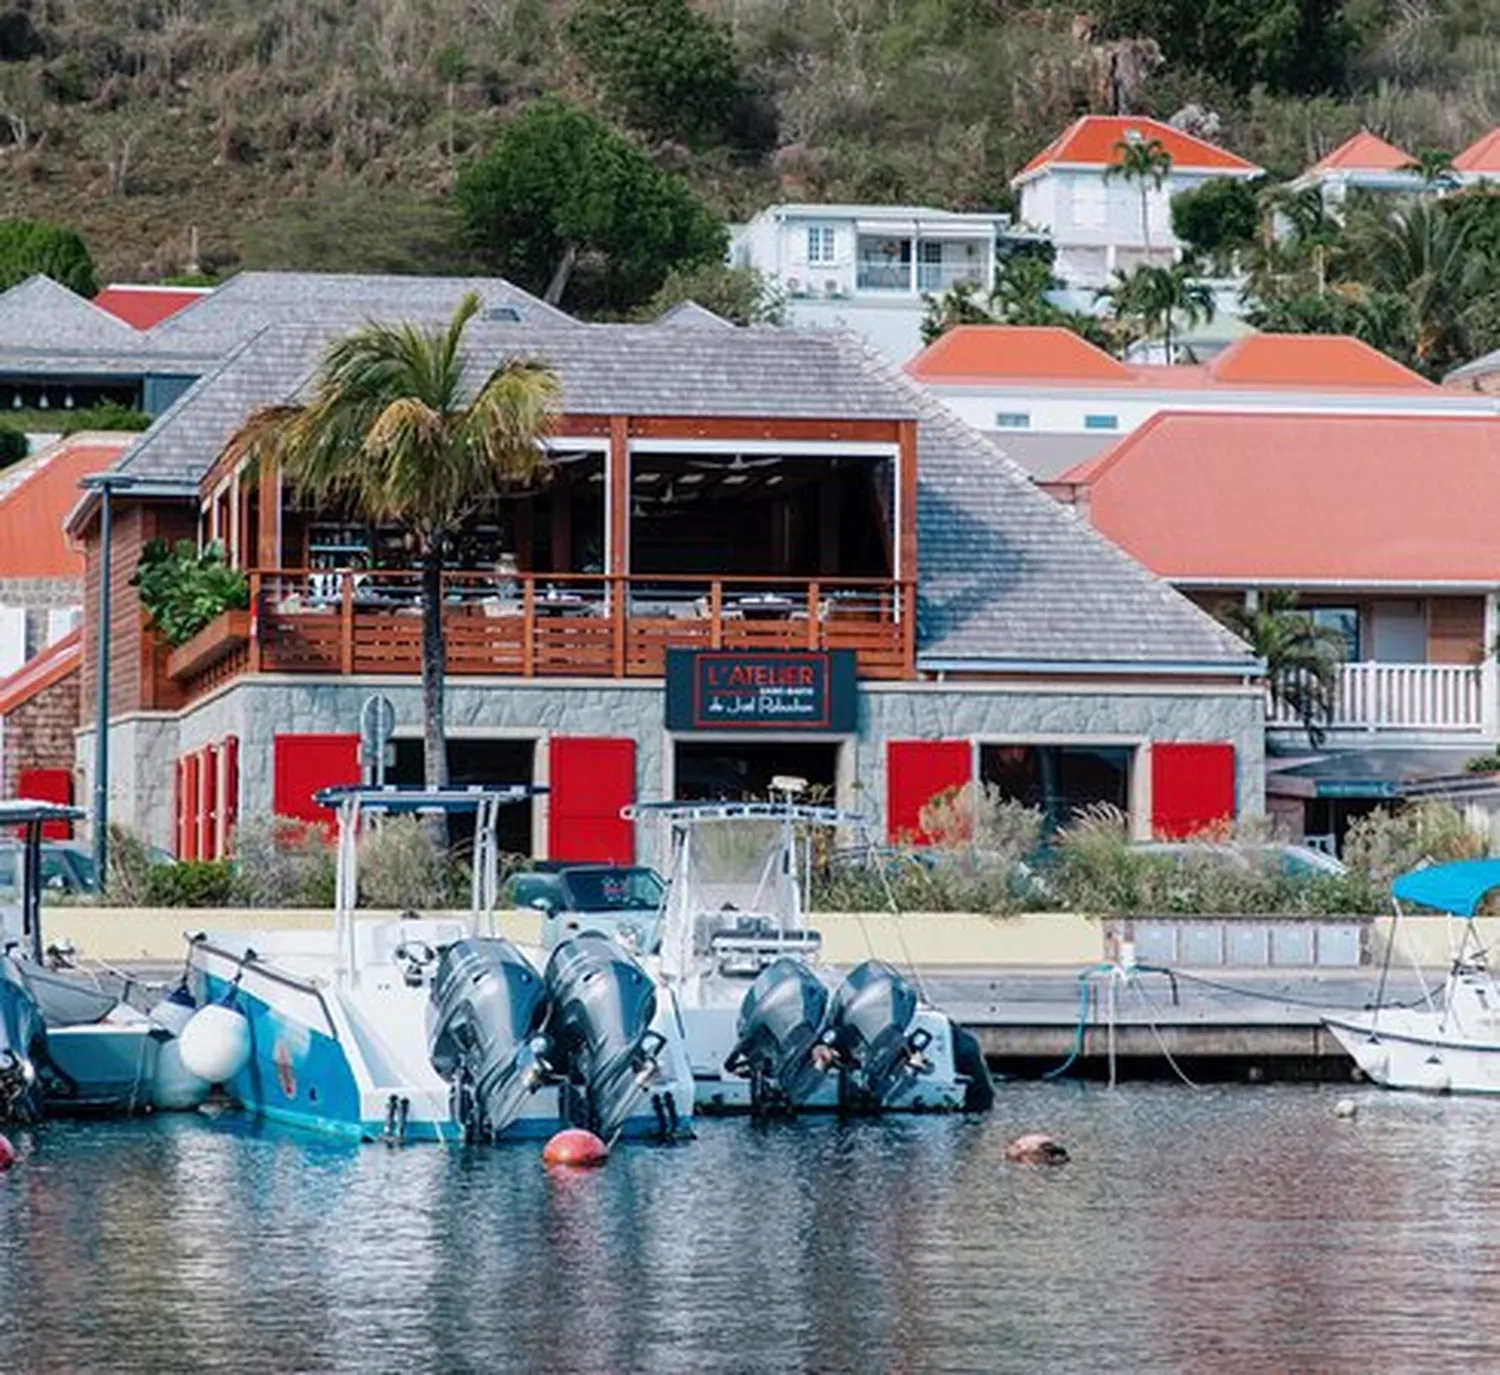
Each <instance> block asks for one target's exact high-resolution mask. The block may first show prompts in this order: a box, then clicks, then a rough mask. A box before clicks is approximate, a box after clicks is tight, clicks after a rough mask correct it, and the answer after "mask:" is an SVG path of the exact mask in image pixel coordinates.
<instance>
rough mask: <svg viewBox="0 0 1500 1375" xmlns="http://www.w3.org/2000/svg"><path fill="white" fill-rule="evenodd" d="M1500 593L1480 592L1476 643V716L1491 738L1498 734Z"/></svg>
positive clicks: (1499, 701)
mask: <svg viewBox="0 0 1500 1375" xmlns="http://www.w3.org/2000/svg"><path fill="white" fill-rule="evenodd" d="M1497 639H1500V593H1496V592H1486V593H1485V596H1484V644H1483V645H1482V646H1481V647H1480V653H1481V655H1482V657H1481V658H1480V660H1479V719H1480V722H1481V726H1480V729H1481V730H1482V731H1483V733H1484V738H1485V739H1486V740H1488V741H1494V740H1495V739H1496V738H1497V737H1500V672H1497V669H1496V659H1495V656H1496V654H1497V653H1500V646H1497V644H1496V640H1497Z"/></svg>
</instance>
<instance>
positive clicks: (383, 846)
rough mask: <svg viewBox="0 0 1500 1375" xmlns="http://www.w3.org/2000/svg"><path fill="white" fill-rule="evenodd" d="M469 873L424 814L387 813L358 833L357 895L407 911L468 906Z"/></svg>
mask: <svg viewBox="0 0 1500 1375" xmlns="http://www.w3.org/2000/svg"><path fill="white" fill-rule="evenodd" d="M468 888H469V876H468V872H467V870H466V868H465V867H464V865H463V864H461V863H460V862H459V860H458V859H457V858H456V857H455V855H454V854H453V853H452V852H451V851H450V850H448V849H446V848H444V846H443V845H442V844H441V843H440V842H439V841H438V840H436V839H435V838H434V835H433V828H432V827H431V826H430V825H428V823H427V822H426V821H425V820H424V819H423V818H421V817H416V816H388V817H383V818H382V819H381V820H380V823H379V824H378V825H376V826H372V827H371V828H370V829H369V830H367V831H366V832H365V833H364V834H363V835H361V836H360V838H359V896H360V901H361V903H362V904H363V905H365V906H367V907H388V908H394V909H397V910H400V911H403V912H409V911H416V912H420V911H424V910H425V911H443V910H447V909H449V908H453V907H464V906H467V905H468V897H467V894H468Z"/></svg>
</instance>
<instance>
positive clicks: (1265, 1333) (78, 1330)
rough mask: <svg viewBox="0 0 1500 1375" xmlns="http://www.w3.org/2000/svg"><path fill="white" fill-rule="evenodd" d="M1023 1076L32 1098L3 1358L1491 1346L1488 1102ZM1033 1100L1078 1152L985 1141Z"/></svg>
mask: <svg viewBox="0 0 1500 1375" xmlns="http://www.w3.org/2000/svg"><path fill="white" fill-rule="evenodd" d="M1332 1101H1333V1094H1332V1092H1331V1091H1329V1090H1326V1089H1321V1090H1320V1089H1302V1088H1285V1089H1282V1088H1278V1089H1227V1090H1216V1091H1212V1092H1205V1093H1201V1094H1193V1093H1189V1092H1187V1091H1185V1090H1183V1089H1180V1088H1176V1089H1174V1088H1166V1087H1162V1088H1155V1087H1153V1088H1131V1089H1127V1090H1122V1091H1119V1092H1116V1093H1114V1094H1109V1093H1106V1092H1103V1091H1101V1090H1078V1089H1073V1088H1069V1087H1061V1086H1059V1087H1053V1088H1012V1089H1008V1090H1006V1093H1005V1095H1004V1096H1003V1097H1002V1100H1001V1105H1000V1108H999V1111H998V1112H997V1114H996V1115H995V1117H994V1118H993V1119H991V1120H989V1121H983V1122H978V1121H964V1120H961V1119H931V1120H924V1121H915V1120H912V1121H889V1122H872V1123H860V1124H855V1125H852V1126H847V1127H844V1126H839V1125H838V1124H836V1123H832V1122H814V1123H803V1124H773V1125H769V1126H763V1127H762V1126H755V1125H752V1124H750V1123H746V1122H733V1123H708V1124H705V1125H704V1126H703V1128H702V1134H701V1139H700V1140H699V1141H697V1142H696V1143H693V1144H691V1145H689V1146H685V1147H682V1148H678V1149H673V1150H650V1149H625V1150H622V1151H620V1152H619V1153H618V1154H617V1155H616V1157H615V1159H614V1160H613V1161H611V1163H610V1164H609V1166H608V1167H607V1168H606V1169H604V1170H602V1171H598V1172H593V1173H581V1174H574V1175H549V1174H547V1173H546V1172H544V1171H543V1170H542V1168H541V1166H540V1163H539V1158H538V1150H537V1148H536V1147H535V1146H534V1145H531V1146H517V1147H513V1148H501V1149H493V1150H474V1151H464V1150H445V1149H442V1148H426V1147H421V1148H411V1149H408V1150H404V1151H390V1150H384V1149H380V1148H375V1147H364V1148H359V1147H354V1146H348V1147H341V1146H336V1145H328V1144H325V1143H322V1142H319V1141H317V1140H315V1139H313V1138H308V1137H304V1136H300V1135H296V1134H292V1133H284V1132H278V1131H252V1130H249V1129H247V1128H246V1127H245V1126H244V1124H243V1123H242V1122H240V1121H239V1120H238V1119H228V1120H224V1121H220V1122H217V1123H215V1122H209V1121H205V1120H201V1119H195V1118H161V1119H158V1120H155V1121H151V1122H138V1123H112V1124H103V1123H101V1124H52V1125H49V1126H47V1127H46V1128H44V1129H42V1130H40V1131H37V1132H34V1133H32V1134H30V1135H29V1136H27V1137H24V1138H22V1140H21V1141H20V1143H19V1144H20V1145H21V1146H22V1148H23V1152H24V1155H25V1159H24V1161H23V1163H22V1165H21V1166H20V1167H19V1168H18V1169H16V1170H14V1171H12V1172H11V1173H10V1174H8V1175H5V1176H0V1294H3V1304H0V1369H3V1370H7V1371H9V1370H52V1369H123V1370H135V1369H150V1370H153V1371H166V1370H180V1369H202V1368H221V1369H222V1368H232V1369H237V1370H259V1369H266V1370H286V1369H303V1370H354V1369H360V1370H366V1369H380V1370H427V1369H443V1370H458V1369H477V1368H485V1369H487V1370H533V1369H543V1370H590V1371H597V1370H605V1371H614V1370H622V1371H628V1370H684V1371H687V1370H692V1371H698V1370H744V1369H757V1370H762V1369H764V1370H783V1369H819V1370H823V1369H831V1370H842V1369H851V1368H865V1369H869V1370H872V1371H873V1370H924V1369H942V1370H950V1369H974V1370H994V1369H1035V1368H1040V1367H1042V1366H1051V1367H1056V1368H1061V1369H1068V1370H1071V1369H1097V1368H1105V1367H1107V1368H1114V1369H1131V1370H1195V1371H1196V1370H1202V1369H1232V1370H1235V1371H1253V1370H1263V1369H1264V1370H1283V1369H1305V1368H1316V1369H1319V1370H1335V1371H1337V1370H1350V1371H1354V1370H1371V1369H1391V1368H1413V1367H1417V1368H1440V1367H1451V1366H1454V1365H1459V1364H1465V1365H1471V1366H1494V1365H1496V1364H1497V1362H1500V1318H1497V1316H1496V1315H1497V1312H1500V1309H1497V1304H1496V1299H1497V1297H1500V1266H1497V1264H1496V1261H1497V1256H1496V1254H1495V1252H1496V1247H1497V1244H1500V1243H1496V1242H1495V1241H1494V1240H1493V1239H1492V1237H1493V1229H1492V1228H1491V1227H1490V1226H1489V1225H1488V1219H1489V1218H1490V1217H1491V1216H1493V1214H1494V1212H1495V1210H1496V1207H1497V1205H1500V1180H1497V1178H1496V1172H1495V1170H1494V1169H1493V1164H1494V1157H1495V1150H1496V1148H1495V1146H1494V1145H1493V1144H1492V1143H1493V1141H1494V1140H1495V1137H1496V1133H1495V1122H1496V1117H1495V1113H1496V1111H1497V1107H1496V1105H1493V1104H1487V1103H1475V1102H1464V1101H1457V1100H1455V1101H1434V1100H1423V1099H1408V1098H1400V1097H1397V1096H1393V1095H1381V1094H1377V1093H1374V1092H1371V1093H1369V1094H1367V1095H1365V1096H1364V1097H1363V1098H1362V1099H1361V1109H1362V1111H1361V1115H1360V1117H1359V1119H1358V1120H1357V1121H1355V1122H1352V1123H1350V1122H1339V1121H1335V1120H1334V1118H1333V1117H1332V1113H1331V1107H1332ZM1035 1126H1045V1127H1047V1128H1049V1129H1050V1130H1053V1131H1055V1132H1058V1133H1059V1134H1061V1135H1062V1136H1064V1138H1065V1139H1067V1140H1068V1142H1069V1144H1070V1145H1071V1146H1072V1148H1073V1151H1074V1163H1073V1164H1071V1165H1069V1166H1068V1167H1066V1168H1065V1169H1055V1170H1038V1169H1026V1168H1018V1167H1014V1166H1009V1165H1007V1164H1006V1163H1005V1162H1004V1159H1003V1151H1004V1144H1005V1141H1006V1140H1007V1139H1008V1138H1009V1137H1010V1136H1011V1135H1013V1134H1015V1133H1016V1132H1018V1131H1021V1130H1024V1129H1026V1128H1029V1127H1035Z"/></svg>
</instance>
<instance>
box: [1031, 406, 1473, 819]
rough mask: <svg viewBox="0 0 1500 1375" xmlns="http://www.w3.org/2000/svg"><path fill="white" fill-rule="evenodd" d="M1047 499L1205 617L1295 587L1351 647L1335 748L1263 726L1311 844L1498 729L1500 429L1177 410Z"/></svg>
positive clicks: (1414, 419)
mask: <svg viewBox="0 0 1500 1375" xmlns="http://www.w3.org/2000/svg"><path fill="white" fill-rule="evenodd" d="M1049 490H1051V491H1053V492H1054V494H1055V495H1058V496H1059V497H1060V498H1061V499H1063V500H1065V501H1068V502H1070V503H1072V505H1073V506H1074V508H1075V509H1076V510H1077V511H1078V512H1079V514H1080V515H1081V516H1083V517H1085V518H1086V519H1087V520H1088V521H1089V522H1091V523H1092V524H1093V526H1094V527H1095V528H1096V529H1097V530H1099V531H1100V532H1101V533H1102V534H1104V535H1106V536H1108V537H1109V538H1110V539H1111V540H1112V541H1114V542H1115V543H1116V544H1118V545H1119V546H1120V547H1121V548H1122V549H1124V550H1126V551H1127V552H1128V553H1130V554H1131V555H1132V556H1134V557H1135V558H1137V559H1139V560H1140V561H1141V562H1142V563H1144V564H1145V565H1146V567H1148V568H1150V569H1151V570H1152V571H1153V572H1154V573H1157V574H1158V575H1159V576H1161V577H1163V578H1165V579H1166V580H1167V581H1169V582H1170V583H1172V584H1173V585H1174V586H1175V587H1177V588H1179V589H1180V590H1182V591H1184V592H1185V593H1187V594H1188V595H1189V596H1190V597H1192V598H1193V599H1194V600H1195V601H1197V602H1198V603H1199V604H1200V605H1203V606H1205V607H1206V608H1211V607H1213V606H1214V605H1215V604H1218V603H1222V602H1225V601H1235V602H1241V601H1244V600H1245V599H1247V598H1254V597H1256V596H1259V595H1263V594H1264V593H1265V591H1266V590H1267V589H1271V588H1284V589H1291V590H1293V591H1295V592H1296V593H1297V594H1298V597H1299V603H1300V605H1301V606H1303V607H1305V608H1306V609H1307V610H1308V611H1309V612H1310V613H1311V615H1312V616H1313V618H1314V620H1315V621H1316V622H1317V623H1319V624H1321V625H1324V626H1327V627H1330V628H1332V629H1334V630H1336V631H1337V632H1338V633H1339V634H1340V635H1341V636H1342V637H1343V639H1344V642H1345V645H1346V649H1347V660H1346V662H1345V664H1344V666H1343V669H1342V671H1341V682H1340V686H1339V691H1338V697H1337V704H1336V708H1335V712H1334V717H1333V720H1332V722H1331V725H1330V729H1329V731H1328V735H1327V739H1326V741H1325V743H1324V745H1323V747H1322V748H1320V749H1319V750H1311V749H1310V748H1309V745H1308V741H1307V738H1306V736H1305V734H1304V732H1303V731H1302V730H1301V729H1300V728H1299V726H1298V723H1297V721H1296V720H1295V718H1294V717H1292V716H1291V715H1290V714H1289V713H1287V712H1285V711H1278V712H1275V713H1273V714H1272V716H1271V717H1270V741H1271V746H1272V748H1273V749H1274V750H1276V751H1278V752H1279V753H1280V754H1281V755H1282V760H1281V763H1282V766H1283V767H1281V768H1277V769H1274V770H1273V771H1272V772H1271V773H1270V774H1269V775H1268V788H1269V789H1270V790H1271V792H1272V793H1273V794H1278V793H1279V794H1281V795H1284V796H1287V797H1291V798H1295V799H1298V800H1297V802H1296V809H1297V811H1298V812H1299V814H1300V813H1301V812H1302V811H1303V804H1304V803H1306V804H1308V805H1307V807H1306V823H1307V825H1308V826H1309V827H1310V828H1311V829H1312V830H1314V831H1318V832H1324V831H1333V830H1337V829H1339V828H1340V827H1341V826H1342V824H1343V822H1344V821H1346V820H1347V817H1348V815H1349V814H1350V812H1351V809H1352V810H1355V811H1357V810H1358V809H1359V808H1360V807H1366V808H1367V807H1368V806H1372V805H1374V803H1375V802H1376V801H1378V800H1379V799H1380V798H1382V797H1388V796H1391V795H1392V794H1393V792H1394V791H1396V790H1398V789H1399V787H1400V785H1401V784H1402V782H1403V779H1404V778H1415V777H1420V776H1423V775H1442V774H1449V773H1452V772H1455V771H1459V770H1461V768H1462V765H1463V763H1464V761H1465V760H1466V759H1468V758H1471V757H1473V756H1474V755H1476V754H1480V753H1483V752H1485V750H1486V749H1487V748H1489V747H1490V746H1491V745H1492V743H1493V741H1494V740H1495V738H1496V736H1497V734H1500V680H1497V675H1496V661H1495V644H1496V636H1497V633H1500V541H1497V540H1496V539H1495V533H1494V524H1495V522H1494V513H1495V511H1496V510H1500V419H1497V418H1495V417H1488V418H1485V417H1479V416H1438V415H1430V414H1429V415H1380V416H1373V415H1355V414H1342V415H1333V414H1328V413H1309V412H1302V413H1296V412H1283V413H1265V412H1262V413H1251V412H1240V413H1220V414H1172V413H1166V414H1161V415H1157V416H1155V417H1154V418H1153V419H1151V420H1150V421H1148V422H1147V423H1146V424H1144V425H1142V426H1141V427H1140V428H1139V429H1137V430H1136V431H1135V432H1134V433H1133V434H1131V435H1129V436H1128V437H1126V438H1125V439H1122V440H1121V441H1120V442H1119V443H1118V444H1116V445H1115V446H1114V447H1113V448H1111V449H1110V450H1108V451H1107V452H1106V453H1104V454H1101V455H1100V456H1098V457H1096V458H1094V459H1092V460H1090V461H1088V462H1086V463H1083V464H1080V465H1078V466H1077V467H1075V468H1073V469H1071V470H1069V471H1067V472H1065V473H1063V474H1062V475H1061V476H1060V478H1059V479H1058V480H1057V482H1056V483H1054V484H1050V485H1049ZM1335 801H1336V802H1338V803H1339V804H1340V805H1339V806H1331V805H1325V804H1329V803H1331V802H1335Z"/></svg>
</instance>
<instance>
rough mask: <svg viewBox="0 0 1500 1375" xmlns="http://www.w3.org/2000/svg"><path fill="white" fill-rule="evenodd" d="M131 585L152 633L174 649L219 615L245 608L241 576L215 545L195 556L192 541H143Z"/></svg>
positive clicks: (244, 585)
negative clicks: (143, 608) (135, 589)
mask: <svg viewBox="0 0 1500 1375" xmlns="http://www.w3.org/2000/svg"><path fill="white" fill-rule="evenodd" d="M130 583H131V586H132V587H138V588H140V590H141V605H142V606H144V607H145V608H146V612H147V614H148V615H149V616H150V617H151V627H152V629H154V630H156V631H158V632H159V633H160V634H161V636H162V638H163V639H164V640H166V642H167V643H168V644H169V645H173V646H176V645H180V644H185V643H186V642H187V641H188V640H190V639H192V638H193V636H194V635H196V634H197V633H198V632H199V631H200V630H202V629H203V627H204V626H206V625H207V624H208V623H209V622H210V621H211V620H213V618H214V617H215V616H217V615H218V614H219V613H220V612H221V611H227V610H230V609H243V608H245V607H248V606H249V605H250V588H249V585H248V584H247V583H246V581H245V575H244V573H243V572H241V571H240V570H239V569H238V568H230V567H229V565H228V564H227V563H226V562H225V560H224V550H223V547H222V546H221V545H219V544H210V545H209V546H208V547H207V548H205V549H204V550H203V551H202V552H201V553H200V552H199V550H198V546H197V545H196V544H194V543H193V541H192V540H186V539H183V540H178V541H177V543H176V544H174V545H169V544H168V543H167V542H166V540H163V539H153V540H147V541H146V546H145V548H144V549H142V550H141V561H140V565H139V567H138V568H137V569H136V573H135V576H134V577H133V578H131V580H130Z"/></svg>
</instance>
